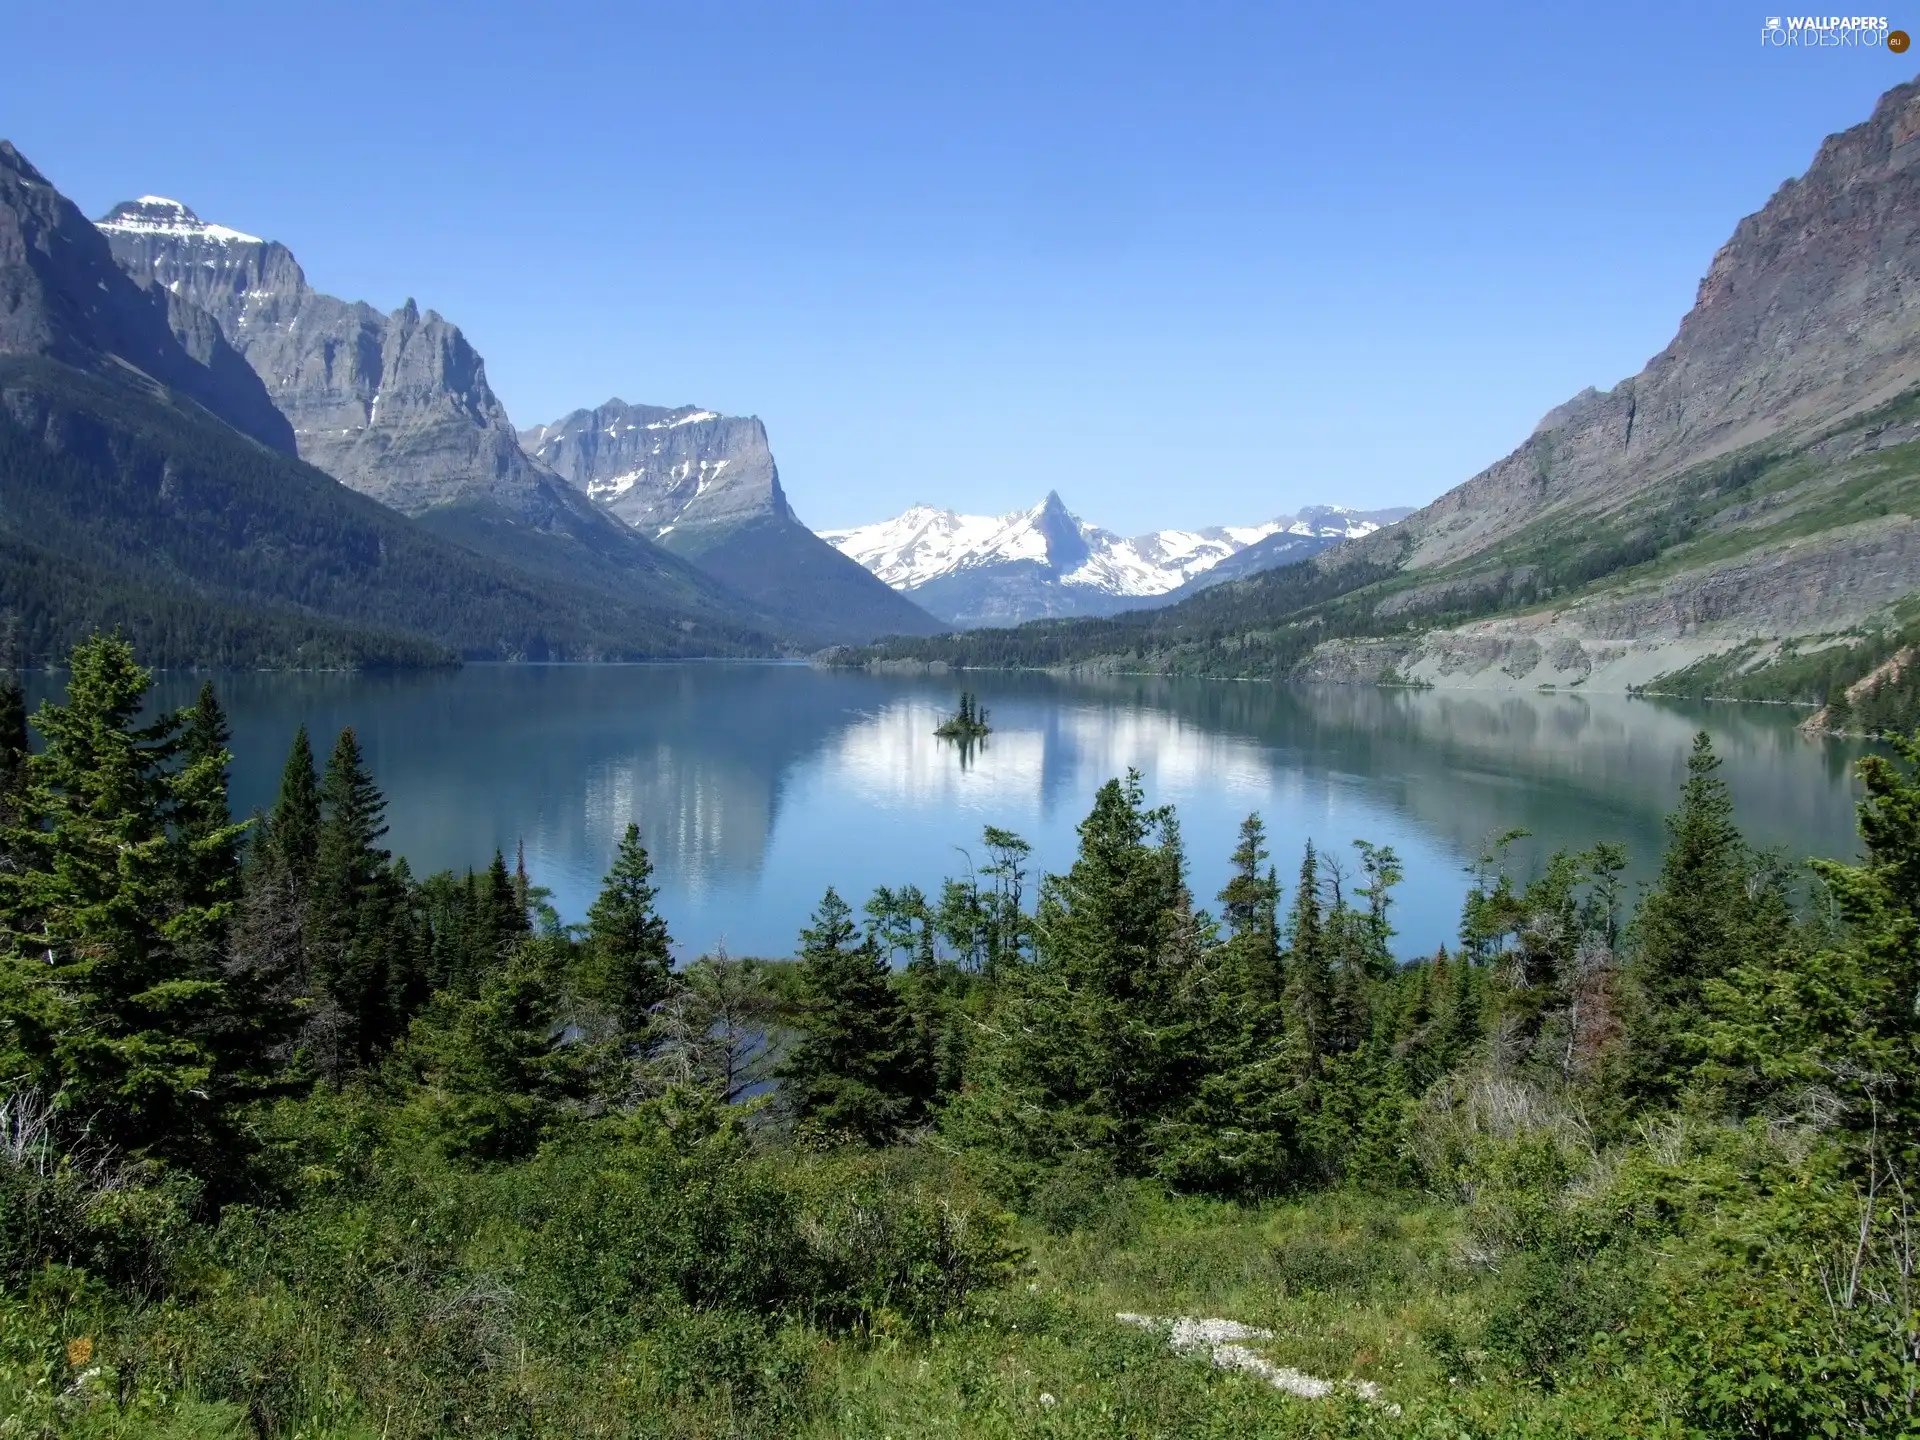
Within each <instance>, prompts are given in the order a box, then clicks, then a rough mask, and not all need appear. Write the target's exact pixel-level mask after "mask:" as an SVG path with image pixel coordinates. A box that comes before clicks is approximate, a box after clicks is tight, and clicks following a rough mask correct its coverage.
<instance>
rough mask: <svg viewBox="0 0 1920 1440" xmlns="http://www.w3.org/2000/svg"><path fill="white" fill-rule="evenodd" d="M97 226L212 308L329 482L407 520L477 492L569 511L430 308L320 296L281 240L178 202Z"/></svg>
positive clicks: (161, 282)
mask: <svg viewBox="0 0 1920 1440" xmlns="http://www.w3.org/2000/svg"><path fill="white" fill-rule="evenodd" d="M98 225H99V230H100V233H101V234H103V235H105V236H106V237H107V240H108V243H109V244H110V245H111V246H112V249H113V254H114V257H115V258H116V259H117V260H118V261H119V262H120V264H121V265H122V266H123V267H124V268H125V270H126V271H127V273H128V274H130V275H132V276H134V277H135V278H136V279H139V280H141V281H143V282H145V283H149V284H153V285H157V286H159V287H160V288H162V289H163V290H165V291H167V292H168V293H171V294H174V295H178V296H181V297H183V298H185V299H187V300H190V301H192V302H193V303H194V304H195V305H197V306H199V307H200V308H201V309H203V310H205V311H206V312H207V313H208V314H210V315H211V316H213V318H214V320H215V321H216V322H218V324H219V327H220V329H221V331H222V333H223V334H224V335H225V336H226V337H227V340H228V341H229V343H230V344H231V345H232V346H233V347H234V349H235V350H237V351H238V352H239V353H240V354H241V355H242V356H243V357H245V359H246V361H247V363H248V364H249V365H251V366H252V367H253V369H254V371H255V372H256V373H257V374H258V375H259V376H260V378H261V379H262V380H263V381H264V382H265V384H266V386H267V388H268V392H269V394H270V395H271V396H272V399H273V403H274V404H275V406H277V407H278V409H279V410H280V412H281V413H282V414H283V415H285V416H286V417H287V418H288V420H289V421H290V422H291V424H292V426H293V432H294V435H295V438H296V441H297V443H298V445H299V447H300V454H301V458H302V459H305V460H307V461H308V462H310V463H312V464H314V465H318V466H319V467H320V468H321V469H322V470H324V471H326V472H327V473H328V474H329V475H331V476H333V477H334V478H335V479H336V480H339V481H340V482H341V483H342V484H344V485H348V486H350V487H352V488H353V489H355V490H358V491H359V492H360V493H361V494H363V495H371V496H373V498H374V499H376V500H378V501H380V502H381V503H382V504H385V505H390V506H392V507H393V508H394V509H396V510H398V511H400V512H401V513H402V514H407V515H418V514H420V513H422V512H424V511H427V510H431V509H433V508H434V507H436V506H440V505H446V504H450V503H453V502H455V501H462V500H470V499H473V498H476V496H480V495H484V496H486V497H488V498H490V499H494V500H497V501H500V502H501V503H503V504H505V505H506V506H507V507H508V508H509V509H511V510H513V511H514V512H515V513H516V514H520V515H523V516H524V517H525V518H528V519H531V520H533V521H535V523H540V524H545V523H551V521H552V519H553V512H554V511H555V510H557V509H563V508H570V509H578V508H580V507H577V506H575V505H573V504H572V497H571V496H569V495H568V494H566V493H565V492H564V491H563V490H561V489H559V487H556V486H555V485H554V484H553V477H552V476H551V475H548V474H545V473H542V471H541V469H540V468H539V467H537V466H535V465H533V464H531V463H529V461H528V460H527V457H526V456H525V455H524V454H522V453H521V450H520V445H519V441H518V439H517V438H516V437H515V434H514V429H513V426H512V424H511V423H510V422H509V421H508V419H507V414H506V410H505V408H504V407H503V406H502V405H501V404H500V401H499V399H498V397H497V396H495V395H494V393H493V390H492V388H491V387H490V386H489V385H488V384H487V374H486V366H485V365H484V364H483V363H482V361H481V359H480V356H479V355H478V354H477V353H476V352H475V351H474V349H473V347H472V346H471V345H470V344H468V343H467V339H466V337H465V336H464V335H462V334H461V333H460V330H459V327H457V326H455V325H452V324H450V323H448V322H447V321H446V320H444V319H442V318H441V317H440V316H439V315H438V314H436V313H434V312H433V311H431V310H428V311H425V312H422V311H421V310H420V308H419V307H418V306H417V305H416V304H415V303H414V302H413V301H412V300H409V301H407V303H406V304H405V305H403V306H401V307H400V308H399V309H398V310H395V311H394V312H393V313H392V314H390V315H387V314H382V313H381V312H380V311H378V310H376V309H374V308H373V307H372V306H371V305H367V304H365V303H363V302H359V301H351V302H350V301H345V300H337V299H335V298H334V297H333V296H331V295H323V294H321V293H320V292H319V291H317V290H315V289H313V288H312V287H311V286H310V285H308V284H307V277H306V274H305V272H303V271H302V270H301V268H300V265H299V262H298V261H296V260H295V259H294V257H293V252H292V251H290V250H288V249H287V247H286V246H284V245H282V244H280V243H279V242H277V241H271V240H262V239H260V238H259V237H257V236H253V235H248V234H245V233H243V232H241V231H238V230H232V229H229V228H228V227H226V226H224V225H212V224H208V223H206V222H204V221H202V220H201V219H200V218H199V216H197V215H195V214H194V213H193V211H192V210H190V209H188V208H187V207H186V206H185V205H183V204H181V203H180V202H179V201H177V200H168V199H164V198H162V197H160V196H155V195H148V196H144V197H142V198H141V199H139V200H133V201H127V202H125V203H123V204H120V205H116V206H114V208H113V209H112V210H111V211H109V212H108V213H107V215H106V216H105V217H104V218H102V219H101V220H100V221H99V222H98Z"/></svg>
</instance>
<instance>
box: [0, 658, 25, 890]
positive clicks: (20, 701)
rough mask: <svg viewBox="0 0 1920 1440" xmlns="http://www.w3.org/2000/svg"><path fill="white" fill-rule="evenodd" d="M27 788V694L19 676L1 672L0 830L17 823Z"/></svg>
mask: <svg viewBox="0 0 1920 1440" xmlns="http://www.w3.org/2000/svg"><path fill="white" fill-rule="evenodd" d="M26 786H27V695H26V691H25V690H24V689H22V688H21V685H20V680H19V677H17V676H15V675H13V674H10V673H7V672H4V671H0V828H4V827H5V826H7V825H9V824H12V823H14V822H15V821H17V820H18V818H19V807H20V798H21V795H22V793H23V792H24V791H25V790H26ZM0 853H4V852H0Z"/></svg>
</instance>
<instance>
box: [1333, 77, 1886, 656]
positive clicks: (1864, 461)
mask: <svg viewBox="0 0 1920 1440" xmlns="http://www.w3.org/2000/svg"><path fill="white" fill-rule="evenodd" d="M1916 386H1920V82H1910V83H1908V84H1904V85H1900V86H1897V87H1895V88H1894V89H1892V90H1890V91H1888V92H1887V93H1886V94H1885V95H1884V96H1882V97H1881V99H1880V101H1879V103H1878V104H1877V105H1876V106H1875V107H1874V111H1873V114H1872V115H1871V117H1869V118H1868V119H1867V120H1866V121H1865V122H1864V123H1862V124H1860V125H1857V126H1855V127H1853V128H1852V129H1850V130H1847V131H1844V132H1842V133H1841V134H1838V135H1833V136H1829V137H1828V138H1827V140H1826V141H1825V142H1824V143H1823V144H1822V145H1821V146H1820V148H1819V151H1818V153H1817V154H1816V155H1815V156H1814V159H1813V163H1812V164H1811V165H1810V166H1809V167H1808V169H1807V171H1806V173H1805V174H1804V175H1802V176H1800V177H1799V178H1797V179H1793V180H1789V181H1787V182H1786V183H1785V184H1784V185H1782V186H1781V187H1780V189H1779V190H1778V191H1776V192H1775V194H1774V195H1773V197H1772V198H1771V199H1770V200H1768V202H1767V203H1766V205H1765V206H1764V207H1762V208H1761V209H1760V210H1759V211H1758V212H1756V213H1755V214H1752V215H1749V216H1747V217H1746V218H1745V219H1744V220H1742V221H1740V222H1739V224H1738V225H1737V226H1735V227H1734V231H1733V234H1732V236H1731V238H1729V239H1728V240H1727V242H1726V243H1725V244H1724V245H1723V246H1721V248H1720V250H1719V252H1718V253H1717V254H1716V255H1715V256H1714V257H1713V260H1712V263H1711V264H1710V265H1709V266H1708V268H1707V272H1706V275H1705V277H1704V278H1703V279H1702V280H1701V282H1700V286H1699V290H1698V293H1697V295H1696V298H1695V301H1694V304H1693V307H1692V309H1691V310H1689V311H1688V313H1687V314H1686V316H1685V317H1684V318H1683V319H1682V320H1681V322H1680V326H1679V329H1678V331H1677V332H1676V334H1675V335H1674V338H1673V340H1672V341H1671V342H1670V343H1669V344H1668V345H1667V346H1666V348H1665V349H1663V350H1662V351H1661V352H1660V353H1659V354H1657V355H1655V356H1654V357H1653V359H1652V360H1650V361H1649V362H1648V363H1647V366H1646V368H1645V369H1643V370H1642V371H1641V372H1640V373H1639V374H1637V375H1635V376H1633V377H1631V378H1630V379H1627V380H1624V381H1622V382H1621V383H1619V384H1618V385H1616V386H1614V387H1613V388H1612V389H1611V390H1606V391H1600V390H1591V389H1590V390H1586V391H1583V392H1582V393H1581V394H1579V395H1576V396H1574V397H1573V398H1572V399H1571V400H1569V401H1567V402H1566V403H1565V404H1563V405H1560V406H1559V407H1557V408H1556V409H1554V410H1552V411H1550V412H1549V413H1548V414H1547V415H1546V416H1545V417H1543V418H1542V420H1541V421H1540V423H1539V425H1538V426H1536V427H1535V429H1534V431H1533V433H1532V434H1531V435H1530V436H1529V437H1528V438H1527V439H1526V440H1525V441H1524V442H1523V443H1522V444H1521V445H1520V446H1519V447H1518V448H1517V449H1516V450H1515V451H1514V452H1513V453H1512V454H1510V455H1508V456H1507V457H1505V458H1504V459H1502V460H1500V461H1499V462H1497V463H1496V464H1494V465H1492V466H1490V467H1488V469H1486V470H1485V471H1483V472H1481V473H1480V474H1479V475H1476V476H1474V477H1473V478H1472V479H1470V480H1468V481H1467V482H1466V483H1465V484H1463V485H1461V486H1459V487H1457V488H1456V489H1454V490H1451V491H1449V492H1448V493H1447V494H1445V495H1443V496H1441V497H1440V499H1438V500H1436V501H1435V502H1434V503H1433V504H1432V505H1430V506H1428V507H1427V508H1426V509H1424V510H1421V511H1419V512H1416V513H1415V514H1414V515H1413V516H1411V517H1410V518H1409V519H1408V520H1407V521H1406V522H1405V523H1404V524H1403V525H1402V526H1401V527H1400V529H1399V532H1398V536H1397V538H1396V541H1395V543H1400V544H1404V545H1405V547H1406V548H1405V550H1404V552H1403V556H1402V558H1401V565H1402V576H1401V578H1400V579H1399V580H1398V581H1397V582H1396V583H1394V584H1392V585H1388V586H1384V587H1379V588H1381V589H1383V590H1386V591H1389V592H1391V593H1388V594H1384V595H1383V596H1382V599H1381V601H1380V606H1379V608H1380V611H1381V613H1382V615H1383V616H1384V617H1390V618H1399V619H1400V620H1401V621H1402V624H1403V625H1404V623H1405V621H1406V620H1414V621H1416V622H1417V620H1418V619H1419V617H1421V616H1422V615H1423V614H1430V613H1433V612H1435V611H1438V612H1441V613H1444V612H1445V611H1447V610H1448V609H1453V610H1455V611H1458V610H1459V609H1461V608H1465V609H1467V610H1468V611H1469V612H1471V611H1473V610H1487V609H1511V610H1515V611H1517V612H1518V613H1517V614H1515V615H1514V617H1513V618H1511V619H1504V618H1500V619H1494V618H1490V619H1488V620H1486V621H1483V622H1479V623H1477V624H1474V625H1470V626H1467V627H1464V628H1462V627H1454V628H1452V629H1441V630H1437V631H1434V632H1432V633H1431V634H1430V635H1429V636H1428V637H1427V638H1425V639H1423V640H1421V641H1420V642H1419V643H1418V644H1415V645H1407V644H1403V643H1399V642H1394V643H1392V644H1389V645H1388V646H1387V647H1386V648H1387V649H1389V650H1392V651H1393V654H1392V655H1390V656H1388V657H1387V658H1388V660H1389V662H1390V663H1391V664H1392V665H1393V666H1394V668H1395V669H1396V670H1398V671H1399V672H1401V673H1405V674H1409V675H1412V676H1414V677H1416V678H1421V679H1435V680H1437V681H1439V682H1442V683H1452V684H1494V685H1509V684H1519V685H1534V684H1543V683H1545V684H1572V683H1585V684H1594V685H1608V686H1612V687H1616V688H1617V687H1619V686H1622V685H1628V684H1648V683H1651V682H1654V681H1655V680H1657V677H1658V676H1659V675H1661V674H1662V673H1665V672H1666V671H1669V670H1673V669H1677V668H1679V667H1681V666H1684V665H1687V664H1690V663H1693V662H1694V661H1696V660H1698V659H1700V658H1701V657H1702V656H1704V655H1708V654H1712V653H1715V652H1717V651H1721V650H1725V649H1728V648H1730V647H1732V646H1735V645H1741V644H1745V643H1747V642H1750V641H1753V640H1767V641H1777V640H1780V639H1783V638H1792V637H1808V636H1819V635H1834V636H1838V635H1842V634H1843V633H1844V632H1846V631H1848V630H1850V629H1852V628H1854V627H1857V626H1859V625H1861V624H1863V623H1873V622H1874V621H1875V618H1876V617H1879V616H1882V615H1883V614H1885V613H1886V612H1887V610H1888V607H1890V606H1893V605H1896V604H1898V603H1900V602H1901V601H1903V600H1905V599H1906V597H1908V596H1909V595H1910V594H1911V593H1912V592H1913V590H1914V589H1915V587H1916V586H1920V552H1916V551H1915V549H1914V547H1913V545H1912V543H1911V541H1910V538H1909V536H1908V534H1907V531H1908V529H1909V527H1910V525H1911V524H1912V520H1911V518H1910V517H1912V516H1914V515H1916V514H1920V510H1917V509H1916V508H1915V500H1916V497H1915V495H1914V494H1913V489H1912V486H1911V483H1910V478H1909V473H1908V472H1909V469H1910V467H1911V465H1912V463H1913V460H1912V457H1911V456H1910V455H1909V454H1908V452H1907V451H1906V450H1905V448H1904V447H1906V446H1907V445H1909V444H1911V443H1912V442H1913V441H1914V440H1915V438H1916V433H1917V432H1916V431H1915V429H1914V422H1913V418H1912V416H1911V414H1910V413H1909V412H1910V410H1911V408H1912V406H1911V400H1912V397H1913V396H1914V394H1915V388H1916ZM1355 552H1356V553H1355V556H1354V557H1348V558H1367V559H1379V558H1381V557H1382V556H1384V555H1385V554H1386V548H1385V544H1384V542H1379V541H1374V542H1364V543H1363V544H1362V545H1361V546H1358V547H1355ZM1329 558H1330V560H1331V557H1329ZM1323 563H1326V562H1323ZM1366 648H1367V647H1363V649H1366ZM1372 648H1374V649H1378V648H1379V647H1372ZM1379 658H1380V657H1379V656H1378V655H1373V654H1367V655H1366V656H1365V658H1364V659H1360V660H1358V661H1356V652H1355V650H1354V647H1353V646H1351V645H1348V644H1344V643H1342V644H1335V645H1330V646H1329V647H1328V648H1327V650H1326V652H1325V654H1323V655H1321V656H1319V657H1317V658H1316V659H1315V661H1314V662H1313V664H1312V665H1311V666H1310V667H1309V670H1310V672H1311V673H1315V674H1333V673H1341V672H1345V671H1351V670H1352V669H1353V668H1354V666H1355V664H1356V663H1358V664H1359V665H1360V666H1361V668H1366V667H1367V666H1371V665H1373V664H1374V662H1375V661H1376V660H1377V659H1379Z"/></svg>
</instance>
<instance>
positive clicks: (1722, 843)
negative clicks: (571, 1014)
mask: <svg viewBox="0 0 1920 1440" xmlns="http://www.w3.org/2000/svg"><path fill="white" fill-rule="evenodd" d="M1719 768H1720V758H1719V757H1718V756H1717V755H1715V754H1714V753H1713V745H1712V742H1711V741H1710V740H1709V739H1708V737H1707V734H1706V732H1705V731H1701V732H1700V733H1699V734H1698V735H1697V736H1695V737H1694V742H1693V753H1692V754H1691V755H1689V756H1688V757H1687V782H1686V784H1685V786H1684V787H1683V788H1682V790H1681V792H1680V805H1679V808H1678V809H1677V810H1675V811H1674V813H1673V814H1672V815H1670V816H1668V817H1667V835H1668V843H1667V852H1666V856H1665V858H1664V859H1663V861H1662V862H1661V867H1660V878H1659V880H1658V882H1657V883H1656V884H1655V885H1654V887H1653V888H1652V890H1650V891H1649V892H1648V893H1647V896H1646V898H1645V899H1644V900H1643V901H1642V902H1641V904H1640V909H1639V913H1638V914H1637V915H1635V917H1634V921H1633V930H1632V936H1631V940H1632V947H1631V949H1632V954H1631V959H1630V962H1629V968H1628V975H1629V977H1630V978H1631V981H1632V984H1633V1005H1632V1008H1631V1010H1630V1011H1629V1015H1628V1026H1627V1038H1628V1044H1629V1048H1630V1061H1629V1063H1630V1066H1631V1074H1632V1081H1631V1083H1632V1086H1633V1088H1634V1090H1635V1091H1636V1092H1637V1093H1639V1094H1640V1095H1641V1096H1642V1097H1645V1098H1657V1097H1662V1096H1670V1095H1672V1094H1673V1093H1674V1092H1675V1091H1676V1090H1677V1089H1678V1088H1679V1086H1680V1085H1681V1083H1682V1082H1683V1080H1684V1075H1685V1071H1686V1070H1687V1069H1688V1068H1689V1067H1690V1066H1691V1065H1693V1064H1694V1063H1697V1061H1698V1060H1699V1059H1700V1058H1701V1054H1700V1052H1699V1047H1698V1045H1697V1044H1696V1043H1695V1042H1694V1041H1693V1040H1692V1039H1691V1038H1690V1037H1692V1036H1693V1034H1694V1032H1695V1030H1696V1029H1697V1026H1698V1023H1699V1018H1700V1012H1701V1008H1702V1002H1703V998H1704V993H1705V987H1706V985H1707V983H1708V982H1709V981H1713V980H1721V979H1724V978H1725V977H1726V976H1727V975H1728V974H1729V973H1730V972H1731V971H1732V970H1733V969H1734V967H1735V966H1736V965H1738V964H1739V963H1740V961H1741V959H1742V958H1743V947H1744V945H1745V943H1746V942H1747V941H1748V940H1749V939H1750V938H1752V937H1751V931H1750V929H1749V926H1748V918H1749V897H1748V895H1747V886H1746V881H1747V876H1748V873H1749V870H1750V863H1749V858H1750V857H1749V854H1748V851H1747V846H1746V842H1745V841H1744V840H1743V839H1742V838H1741V835H1740V831H1739V829H1738V828H1737V827H1736V826H1735V825H1734V823H1733V801H1732V799H1731V798H1730V797H1729V795H1728V794H1727V787H1726V783H1725V782H1724V781H1723V780H1721V779H1720V778H1719V776H1718V774H1717V773H1716V772H1717V771H1718V770H1719Z"/></svg>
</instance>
